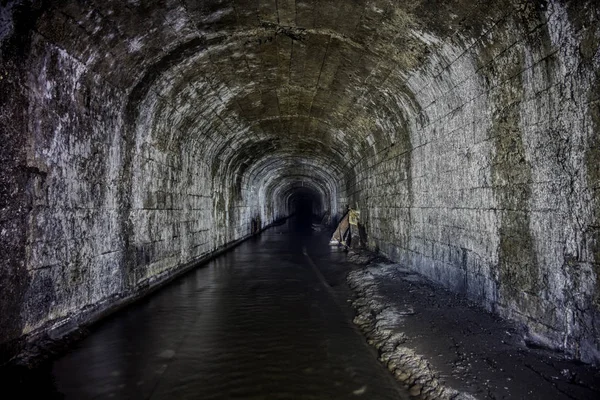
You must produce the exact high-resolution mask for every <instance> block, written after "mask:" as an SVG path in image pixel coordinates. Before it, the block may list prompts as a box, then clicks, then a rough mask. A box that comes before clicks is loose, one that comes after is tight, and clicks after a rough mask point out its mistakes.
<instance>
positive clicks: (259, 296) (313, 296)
mask: <svg viewBox="0 0 600 400" xmlns="http://www.w3.org/2000/svg"><path fill="white" fill-rule="evenodd" d="M303 247H304V248H307V249H308V251H309V253H310V254H313V256H314V258H315V259H316V260H317V264H319V268H320V269H322V270H323V271H322V272H323V274H324V275H325V276H328V278H329V277H331V278H332V279H334V280H337V281H338V283H339V282H341V280H342V277H343V272H344V271H345V268H347V267H346V266H345V264H343V263H341V262H339V258H340V257H339V255H336V254H330V250H329V248H328V247H327V237H324V236H319V235H313V234H312V233H311V229H310V220H308V224H307V223H306V221H304V220H302V219H299V218H296V219H295V220H294V221H291V222H290V223H289V224H285V225H282V226H280V227H277V228H274V229H272V230H269V231H267V232H266V233H264V234H263V235H261V236H260V237H257V238H255V239H252V240H249V241H247V242H245V243H244V244H242V245H241V246H239V247H238V248H236V249H235V250H234V251H232V252H230V253H228V254H225V255H223V256H221V257H219V258H218V259H216V260H214V261H212V262H211V263H210V264H209V265H207V266H206V267H204V268H200V269H198V270H196V271H194V272H192V273H190V274H188V275H187V276H185V277H183V278H182V279H179V280H177V281H175V282H174V283H173V284H171V285H170V286H168V287H166V288H164V289H163V290H161V291H159V292H158V293H157V294H155V295H154V296H152V297H150V298H148V299H146V300H145V301H143V302H140V303H138V304H136V305H135V306H133V307H130V308H128V309H126V310H124V311H122V312H120V313H118V314H116V315H114V316H113V317H111V318H109V319H107V320H106V321H104V322H103V323H102V324H100V325H98V326H97V327H96V328H95V329H94V332H93V333H92V334H91V335H90V336H89V337H87V338H85V339H84V340H82V341H81V342H79V343H77V345H76V346H75V347H74V348H73V349H72V350H71V351H70V352H69V353H68V354H66V355H64V356H63V357H61V358H60V359H58V360H56V361H55V362H54V363H53V364H52V365H51V367H50V368H51V369H48V370H47V371H45V374H48V375H49V376H52V377H53V378H54V380H55V388H56V390H57V392H59V393H61V395H64V397H65V398H67V399H100V398H116V399H236V398H239V399H296V400H297V399H348V398H361V397H362V398H366V399H397V398H399V397H400V398H401V397H403V396H404V395H400V394H399V392H398V387H397V385H396V383H395V382H394V380H393V379H392V377H391V375H390V374H389V373H388V372H387V370H385V369H384V368H383V367H382V366H381V365H380V364H379V363H378V361H377V360H376V357H375V355H374V353H373V352H372V350H371V349H370V348H369V347H368V346H367V345H366V344H365V342H364V338H363V337H362V336H361V335H360V334H359V333H358V332H357V331H356V329H354V327H353V326H352V325H351V323H349V311H348V310H347V309H346V310H342V309H341V308H340V305H339V304H340V303H341V302H340V301H336V300H335V298H334V297H335V295H334V294H332V290H331V289H330V288H327V287H325V286H324V285H323V283H322V280H320V279H319V277H318V276H317V274H316V273H315V271H314V270H313V269H312V267H310V265H309V263H307V259H306V257H305V256H304V255H303V254H302V248H303ZM325 261H327V262H325ZM334 277H335V278H334ZM48 375H44V376H46V377H47V376H48ZM48 380H49V378H48Z"/></svg>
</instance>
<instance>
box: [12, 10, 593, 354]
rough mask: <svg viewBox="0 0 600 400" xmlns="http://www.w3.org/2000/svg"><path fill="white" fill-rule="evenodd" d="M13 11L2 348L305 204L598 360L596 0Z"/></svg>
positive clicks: (82, 316) (88, 311)
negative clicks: (306, 200)
mask: <svg viewBox="0 0 600 400" xmlns="http://www.w3.org/2000/svg"><path fill="white" fill-rule="evenodd" d="M490 3H491V4H488V2H485V4H484V3H482V2H478V1H474V0H473V1H469V0H456V1H442V0H418V1H412V2H397V1H389V0H372V1H352V2H349V1H334V0H323V1H321V0H319V1H311V0H296V1H282V0H279V1H274V0H272V1H271V0H269V1H260V2H258V1H246V0H220V1H217V0H214V1H212V0H211V1H193V0H161V1H152V2H151V1H144V0H125V1H124V0H121V1H113V0H102V1H100V0H92V1H86V2H82V1H76V0H66V1H27V0H7V1H4V2H2V3H1V4H0V48H1V53H0V54H1V56H0V93H1V96H2V97H1V103H2V104H1V111H0V132H2V148H1V150H0V168H1V169H2V173H1V174H0V238H1V239H0V242H1V245H2V249H3V256H2V259H1V260H0V292H1V297H2V299H3V300H2V302H1V303H0V327H1V328H0V343H1V345H0V346H1V351H0V352H1V353H2V355H3V358H9V357H11V356H12V355H14V354H16V353H17V352H18V351H19V350H20V349H21V347H22V344H23V340H24V338H27V337H29V338H33V337H36V336H39V335H40V334H44V333H47V332H60V330H61V329H66V330H68V329H69V327H71V326H72V325H73V324H77V323H79V322H81V321H85V320H86V319H89V318H90V315H92V314H93V313H94V312H95V311H97V310H101V309H106V308H108V307H110V306H111V305H113V304H116V303H118V302H119V301H121V300H122V299H125V298H128V297H130V296H133V295H135V294H136V293H140V291H143V290H145V288H148V287H151V286H152V285H154V284H156V283H158V282H160V281H162V280H164V279H165V278H167V277H169V276H172V275H173V274H174V273H176V272H177V271H180V270H181V269H182V268H184V267H185V266H187V265H190V263H194V262H195V261H197V260H199V259H201V258H202V257H205V256H207V255H209V254H211V253H213V252H214V251H216V250H218V249H220V248H223V246H226V245H227V244H229V243H232V242H234V241H236V240H238V239H241V238H244V237H246V236H248V235H250V234H251V233H253V232H255V231H256V229H257V228H256V227H257V224H258V225H260V226H261V227H263V226H266V225H267V224H269V223H271V222H272V221H274V220H276V219H277V218H280V217H284V216H286V215H287V214H289V212H290V204H291V203H292V199H293V198H294V196H296V195H297V194H298V193H299V191H301V192H302V191H303V192H304V193H305V194H306V193H308V195H310V196H312V197H313V198H315V199H319V201H318V202H317V203H315V204H319V205H318V206H317V207H316V210H315V211H318V212H323V213H324V212H329V213H330V215H332V216H337V217H339V213H340V212H342V211H343V210H345V208H346V207H347V206H350V207H352V208H353V209H357V210H358V211H360V216H361V221H360V223H361V226H362V228H363V229H364V231H365V233H366V235H367V238H368V243H369V247H370V248H372V249H374V250H378V251H380V252H382V253H383V254H385V255H386V256H387V257H389V258H391V259H392V260H394V261H398V262H400V263H402V264H403V265H406V266H407V267H409V268H411V269H412V270H415V271H418V272H420V273H422V274H424V275H426V276H428V277H429V278H431V279H433V280H436V281H438V282H440V283H442V284H444V285H445V286H447V287H449V288H451V289H452V290H455V291H459V292H463V293H466V294H468V295H469V297H471V298H472V299H474V300H476V301H478V302H479V303H480V304H482V305H484V306H485V307H487V308H488V309H489V310H492V311H494V312H497V313H499V314H500V315H502V316H505V317H508V318H510V319H513V320H516V321H518V322H521V323H523V324H525V325H526V326H527V327H528V328H529V336H528V340H530V341H532V342H533V343H537V344H541V345H544V346H548V347H551V348H555V349H558V350H561V351H564V352H566V353H567V354H569V355H571V356H572V357H574V358H577V359H581V360H583V361H586V362H598V361H599V360H600V321H599V318H600V314H599V311H600V276H599V274H600V237H599V232H600V197H599V179H600V166H599V165H600V164H599V158H598V156H599V150H598V148H599V143H600V141H599V139H598V137H599V129H600V108H599V104H600V103H599V102H598V96H599V93H600V91H599V90H598V89H599V87H600V85H599V83H598V82H599V75H600V53H599V42H600V24H598V20H599V16H600V7H598V5H597V4H596V2H594V1H591V0H588V1H568V0H547V1H546V0H512V1H511V0H500V1H494V2H490Z"/></svg>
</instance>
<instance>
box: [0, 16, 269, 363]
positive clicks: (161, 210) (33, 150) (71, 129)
mask: <svg viewBox="0 0 600 400" xmlns="http://www.w3.org/2000/svg"><path fill="white" fill-rule="evenodd" d="M31 18H34V17H33V16H31ZM19 22H21V21H19ZM25 37H26V39H24V38H23V37H21V36H18V35H14V38H12V39H11V40H13V41H14V42H10V43H3V44H4V45H5V47H4V50H5V52H4V54H3V55H4V56H5V57H6V58H5V60H6V62H5V63H4V64H3V70H2V71H1V74H2V75H1V77H0V92H1V93H2V112H1V113H0V118H1V119H0V130H1V131H2V134H3V135H2V141H3V142H4V144H3V147H2V152H1V155H2V159H1V160H0V161H1V166H2V175H1V178H0V183H1V190H2V192H1V197H0V198H1V200H2V203H1V207H2V215H1V217H2V218H1V222H2V230H1V234H2V243H3V249H2V250H3V253H4V254H3V256H2V259H1V260H0V263H1V264H0V289H1V290H0V292H1V293H2V301H1V302H0V327H1V328H0V362H2V361H5V357H9V356H11V355H14V354H15V353H16V352H17V351H18V350H19V349H20V348H21V346H22V344H23V342H22V339H23V337H26V336H28V335H29V336H32V337H33V336H37V335H38V334H41V333H46V332H50V333H52V334H56V335H60V334H61V333H64V332H66V331H69V330H71V329H72V328H74V327H76V326H77V325H78V324H79V323H81V322H85V321H87V320H88V319H89V318H90V316H91V315H93V314H94V313H96V312H100V311H102V310H105V309H106V308H107V307H110V306H112V305H114V304H118V303H119V302H120V301H121V300H123V299H127V298H130V297H132V296H135V295H137V294H138V293H140V292H143V291H144V290H145V289H147V288H149V287H150V286H152V285H154V284H155V283H158V282H160V281H162V280H164V279H165V278H167V277H169V276H171V275H173V274H174V273H176V272H177V271H179V270H181V268H182V267H185V266H187V265H188V264H189V263H192V262H194V261H197V260H199V259H201V258H202V257H204V256H207V255H209V254H211V253H213V252H214V251H216V250H218V249H220V248H222V247H224V246H225V245H227V244H229V243H232V242H234V241H236V240H237V239H241V238H244V237H247V236H248V235H249V234H250V233H251V228H252V225H251V221H252V218H253V217H255V216H256V215H259V214H260V210H259V209H258V204H257V202H256V201H254V199H251V198H249V197H248V196H245V197H244V196H242V194H240V193H239V188H236V187H235V184H234V182H235V180H234V179H232V178H231V172H228V171H227V170H226V169H225V168H224V167H223V166H222V163H221V162H220V161H221V160H220V159H219V158H218V154H217V156H216V157H215V153H214V152H209V151H207V147H206V144H205V143H203V142H202V141H180V142H179V143H175V142H176V141H173V140H172V139H173V131H172V129H171V125H169V124H170V123H171V122H173V121H172V118H160V116H159V117H158V118H157V115H158V114H160V112H161V111H160V110H158V109H156V107H155V104H156V98H157V95H156V93H155V92H152V91H150V92H149V93H150V95H147V96H146V97H145V101H144V102H142V103H140V104H136V105H135V107H134V108H135V112H134V113H133V114H132V115H134V117H133V118H129V114H128V112H129V111H130V110H128V106H130V105H129V104H128V102H127V99H128V93H126V92H125V90H123V89H121V88H119V87H117V86H115V85H114V84H113V83H112V82H109V81H107V80H105V79H104V77H103V75H102V73H101V72H100V71H94V70H90V69H89V68H88V67H87V66H86V64H85V63H84V62H82V61H81V60H80V59H78V57H75V56H73V55H72V54H70V51H68V50H67V49H65V48H63V47H61V46H59V45H57V44H56V43H54V41H53V40H49V39H48V38H45V37H44V36H43V35H41V34H39V33H38V32H34V33H31V34H30V35H26V36H25ZM73 45H74V46H77V45H80V43H74V44H73ZM84 50H85V49H84ZM87 50H90V49H89V48H88V49H87ZM80 51H82V49H80V48H77V49H75V50H73V51H71V52H73V53H79V52H80ZM90 57H94V55H93V54H91V55H90ZM157 90H158V89H157ZM148 121H149V122H148ZM147 123H149V124H154V125H152V126H150V125H148V124H147ZM161 124H162V125H161ZM252 204H254V207H252V206H251V205H252ZM270 222H271V221H270V220H268V219H267V218H263V219H262V226H263V227H264V226H266V225H267V224H268V223H270Z"/></svg>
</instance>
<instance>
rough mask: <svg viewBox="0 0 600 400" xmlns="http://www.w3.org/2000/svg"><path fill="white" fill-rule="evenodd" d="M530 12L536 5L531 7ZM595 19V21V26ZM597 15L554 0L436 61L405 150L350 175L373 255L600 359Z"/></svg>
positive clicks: (455, 41)
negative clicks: (460, 293)
mask: <svg viewBox="0 0 600 400" xmlns="http://www.w3.org/2000/svg"><path fill="white" fill-rule="evenodd" d="M530 5H531V4H530ZM594 21H596V22H594ZM597 21H598V10H597V9H596V10H594V9H593V8H590V7H589V6H583V5H582V6H581V7H578V6H577V5H576V4H573V3H571V5H570V6H569V7H565V6H562V5H560V4H559V3H556V2H550V3H549V4H548V7H547V8H541V9H535V8H534V7H530V8H529V9H525V10H522V11H521V12H520V13H518V14H514V15H508V16H506V17H504V18H502V19H500V20H498V21H496V23H495V24H494V25H493V26H490V27H489V28H488V29H487V30H486V31H485V32H484V33H483V34H482V36H481V37H480V38H479V39H477V40H470V39H464V38H461V37H453V38H452V40H451V42H448V41H437V39H436V38H435V37H430V38H428V40H430V41H432V42H433V43H436V44H435V47H436V49H437V50H436V51H435V52H434V53H433V54H432V56H431V57H429V59H428V62H427V64H426V65H425V66H424V67H423V68H421V69H419V70H418V71H417V72H416V73H414V74H413V75H412V76H410V77H409V78H408V79H407V86H409V87H410V89H411V91H412V92H413V93H414V98H413V99H407V98H405V97H404V98H402V97H399V98H397V99H395V101H396V102H398V103H404V104H405V107H404V109H406V110H409V113H410V115H409V120H410V121H411V123H410V125H409V126H410V128H409V131H408V132H405V133H403V136H404V138H403V140H401V141H400V143H396V144H395V145H394V146H391V147H387V148H384V149H381V150H380V151H379V152H377V153H376V154H374V155H373V156H371V157H369V158H366V159H365V160H363V161H362V162H361V163H359V164H358V165H357V167H356V168H355V172H354V173H353V174H352V175H351V176H350V177H349V180H348V187H349V193H351V195H350V204H355V205H356V206H357V207H358V208H359V209H362V210H363V212H362V214H361V219H362V221H363V223H365V224H366V227H367V230H368V233H369V238H370V242H369V245H370V247H371V248H375V249H378V250H380V251H381V252H382V253H384V254H386V255H387V256H389V257H390V258H391V259H393V260H397V261H399V262H402V263H403V264H406V265H408V266H410V267H411V268H413V269H415V270H417V271H419V272H421V273H423V274H425V275H427V276H428V277H430V278H431V279H433V280H435V281H437V282H440V283H442V284H444V285H445V286H447V287H448V288H450V289H452V290H454V291H458V292H463V293H467V294H468V295H469V296H470V297H471V298H472V299H474V300H476V301H478V302H480V303H482V304H484V305H485V306H486V307H487V308H488V309H489V310H493V311H497V312H499V313H500V314H501V315H504V316H506V317H509V318H512V319H515V320H517V321H521V322H523V323H525V324H526V325H527V326H528V327H529V340H531V341H532V342H535V343H537V344H542V345H544V346H549V347H551V348H556V349H561V350H565V351H567V352H568V353H570V354H572V355H573V356H575V357H577V358H580V359H583V360H585V361H596V362H597V361H599V360H600V313H599V311H600V253H599V252H598V248H599V245H600V237H599V229H598V218H599V217H600V214H599V213H598V207H599V204H600V202H599V201H600V198H599V197H598V193H599V192H598V189H599V185H600V181H599V180H598V179H599V176H598V171H599V165H600V158H598V156H599V153H598V144H599V142H598V138H599V134H600V133H599V132H600V126H599V125H598V122H599V119H598V113H599V111H600V108H599V105H598V104H599V102H598V101H599V98H598V97H599V96H600V90H599V77H600V76H599V73H600V72H599V71H600V69H599V67H600V54H599V50H598V49H599V46H598V45H599V41H600V31H599V28H598V24H597Z"/></svg>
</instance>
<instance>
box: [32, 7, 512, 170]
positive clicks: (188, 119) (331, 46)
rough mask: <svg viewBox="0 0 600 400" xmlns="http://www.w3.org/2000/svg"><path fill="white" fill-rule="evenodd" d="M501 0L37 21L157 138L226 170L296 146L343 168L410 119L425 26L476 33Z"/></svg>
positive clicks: (159, 11)
mask: <svg viewBox="0 0 600 400" xmlns="http://www.w3.org/2000/svg"><path fill="white" fill-rule="evenodd" d="M463 3H465V4H463ZM501 3H502V2H493V4H490V5H486V7H485V11H484V12H485V14H486V15H481V13H482V11H481V9H482V8H481V7H479V6H478V5H477V2H462V1H433V0H429V1H416V2H410V3H402V4H400V3H398V2H395V1H387V0H377V1H302V0H297V1H260V2H259V1H247V0H229V1H227V0H225V1H191V0H162V1H142V0H130V1H126V2H123V1H106V0H102V1H100V0H96V1H88V2H85V3H83V2H79V1H75V0H71V1H60V2H59V1H55V2H50V4H51V5H50V6H48V5H47V4H48V3H44V4H45V5H44V6H42V7H45V9H43V10H42V14H41V17H40V18H39V19H38V22H37V26H36V30H37V31H38V32H39V33H40V34H41V35H43V36H44V37H46V38H48V39H50V40H51V41H53V42H54V43H57V44H58V45H59V46H62V47H64V48H65V49H66V50H67V51H68V52H69V53H70V54H71V55H72V56H74V57H76V58H77V59H78V60H80V61H81V62H82V63H84V64H85V65H86V66H87V67H88V69H90V70H92V71H95V72H97V73H99V74H100V75H101V76H102V77H104V79H106V80H107V81H108V82H109V83H110V84H111V85H114V86H115V87H117V88H120V89H121V90H123V91H124V92H125V93H126V95H128V96H129V99H130V100H129V106H128V110H129V111H130V115H129V118H131V119H132V120H133V121H135V123H136V124H137V129H138V132H139V131H146V132H150V135H151V136H153V137H152V140H153V141H154V142H155V143H158V144H159V145H162V146H164V147H169V148H170V147H173V146H175V147H181V146H185V144H186V143H189V142H190V141H202V143H203V146H204V147H205V148H206V151H207V153H210V154H212V155H214V156H215V157H214V158H213V160H212V164H213V165H211V166H210V168H212V169H213V170H214V169H215V168H221V169H222V170H227V171H228V173H230V174H232V176H239V175H243V174H244V173H245V171H246V170H247V169H248V168H251V166H252V165H254V164H257V163H258V164H260V162H261V160H263V159H264V158H265V157H267V158H269V157H270V158H273V157H275V158H277V159H278V160H279V161H278V162H280V163H286V162H287V161H286V160H290V156H293V157H296V158H295V159H296V160H297V161H298V160H300V161H299V162H302V160H310V161H309V163H312V164H315V163H316V164H320V169H322V170H323V169H324V170H328V171H332V172H330V174H333V175H338V174H339V173H340V172H341V171H343V170H345V169H347V168H349V167H351V166H352V165H353V164H355V163H356V160H358V159H359V158H360V157H361V156H364V155H365V154H368V152H372V151H377V149H375V148H374V146H377V147H379V148H384V147H386V146H389V145H390V144H394V143H395V142H396V140H398V137H401V136H400V135H398V132H402V131H403V130H406V129H407V128H406V126H405V124H406V119H407V113H411V112H413V111H414V110H416V109H418V105H417V104H415V102H414V100H413V98H414V97H413V94H412V93H410V91H409V90H408V89H407V87H406V85H405V81H406V79H407V77H408V76H409V75H410V72H411V71H412V70H414V68H415V67H416V66H418V65H419V64H420V63H422V61H423V60H424V59H425V58H426V57H427V55H428V54H429V51H430V49H429V46H434V45H435V44H434V43H435V40H433V39H432V37H433V36H431V35H430V34H429V32H432V33H434V34H435V35H436V36H443V37H448V36H451V35H454V34H456V33H457V32H460V33H461V34H463V35H476V34H477V33H478V31H479V30H481V29H482V26H484V25H486V24H491V23H493V21H494V20H495V19H497V18H498V17H499V16H500V15H501V14H502V13H501V11H499V10H502V4H501ZM450 11H451V12H450ZM467 22H468V23H467ZM396 136H398V137H396ZM288 170H289V168H288V169H287V170H286V169H285V168H279V169H278V171H279V173H280V174H281V175H279V177H283V176H285V175H286V174H288Z"/></svg>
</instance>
